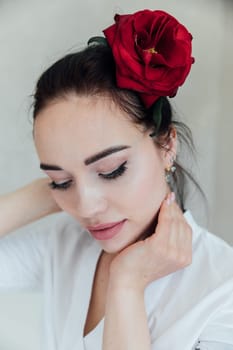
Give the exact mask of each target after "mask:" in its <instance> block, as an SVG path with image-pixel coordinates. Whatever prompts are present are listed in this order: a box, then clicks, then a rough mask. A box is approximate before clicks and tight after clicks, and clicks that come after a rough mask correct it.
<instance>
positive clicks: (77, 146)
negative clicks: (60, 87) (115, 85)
mask: <svg viewBox="0 0 233 350" xmlns="http://www.w3.org/2000/svg"><path fill="white" fill-rule="evenodd" d="M140 136H142V131H140V130H139V127H138V125H137V126H136V125H135V124H134V123H133V122H132V120H130V117H129V116H127V115H126V114H125V113H124V112H123V111H122V110H121V109H120V108H119V107H118V106H116V105H115V104H114V103H113V102H112V101H111V99H110V98H108V97H104V96H100V97H97V96H96V97H80V96H76V95H74V96H73V95H71V96H69V97H67V98H66V99H60V100H57V101H55V102H53V103H51V104H50V105H48V106H47V107H46V108H45V109H43V110H42V111H41V112H40V113H39V114H38V116H37V118H36V120H35V124H34V140H35V145H36V149H37V151H38V154H39V157H40V158H41V159H43V161H46V160H48V161H53V159H51V158H54V156H55V154H56V155H58V154H60V155H62V156H64V157H69V152H70V151H71V150H75V151H76V153H77V154H76V156H78V155H80V156H81V157H82V158H83V157H85V156H89V155H91V154H92V153H95V152H98V151H102V150H103V149H104V148H108V147H110V146H113V145H119V144H129V145H133V144H134V143H135V142H136V141H137V140H138V139H139V138H140ZM55 160H56V159H55V158H54V161H55Z"/></svg>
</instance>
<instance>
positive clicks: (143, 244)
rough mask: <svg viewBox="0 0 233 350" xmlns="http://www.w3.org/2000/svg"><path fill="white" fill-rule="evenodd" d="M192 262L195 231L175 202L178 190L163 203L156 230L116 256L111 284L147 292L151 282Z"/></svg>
mask: <svg viewBox="0 0 233 350" xmlns="http://www.w3.org/2000/svg"><path fill="white" fill-rule="evenodd" d="M191 262H192V230H191V227H190V226H189V225H188V223H187V222H186V220H185V218H184V216H183V213H182V211H181V210H180V208H179V206H178V205H177V203H176V202H175V196H174V193H170V194H169V195H168V196H167V198H166V199H165V200H164V201H163V203H162V205H161V208H160V212H159V215H158V224H157V226H156V230H155V233H154V234H153V235H152V236H150V237H148V238H146V239H145V240H144V241H139V242H137V243H134V244H132V245H130V246H129V247H127V248H126V249H124V250H123V251H122V252H121V253H119V254H118V255H117V256H116V257H115V258H114V259H113V261H112V263H111V265H110V283H111V284H113V285H114V286H115V287H118V286H120V288H133V289H135V288H136V289H139V290H140V291H144V289H145V287H146V286H147V285H148V284H149V283H150V282H152V281H154V280H157V279H159V278H161V277H164V276H166V275H168V274H170V273H173V272H175V271H177V270H180V269H183V268H185V267H186V266H188V265H189V264H191Z"/></svg>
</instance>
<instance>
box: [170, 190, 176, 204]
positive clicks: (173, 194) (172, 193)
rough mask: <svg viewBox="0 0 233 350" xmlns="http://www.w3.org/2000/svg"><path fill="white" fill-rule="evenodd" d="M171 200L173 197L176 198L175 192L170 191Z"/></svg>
mask: <svg viewBox="0 0 233 350" xmlns="http://www.w3.org/2000/svg"><path fill="white" fill-rule="evenodd" d="M170 198H171V202H174V201H175V199H176V196H175V193H174V192H171V197H170Z"/></svg>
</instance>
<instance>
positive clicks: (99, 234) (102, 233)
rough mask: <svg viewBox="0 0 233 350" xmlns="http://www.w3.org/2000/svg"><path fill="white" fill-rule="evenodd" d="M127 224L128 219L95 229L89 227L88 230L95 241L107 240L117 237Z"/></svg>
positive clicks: (97, 226)
mask: <svg viewBox="0 0 233 350" xmlns="http://www.w3.org/2000/svg"><path fill="white" fill-rule="evenodd" d="M125 222H126V219H124V220H122V221H118V222H114V223H109V224H101V225H96V226H94V229H93V228H90V226H88V227H87V229H88V231H89V232H90V233H91V234H92V236H93V237H94V238H95V239H97V240H106V239H111V238H113V237H114V236H116V235H117V234H118V232H119V231H120V230H121V228H122V226H123V225H124V223H125Z"/></svg>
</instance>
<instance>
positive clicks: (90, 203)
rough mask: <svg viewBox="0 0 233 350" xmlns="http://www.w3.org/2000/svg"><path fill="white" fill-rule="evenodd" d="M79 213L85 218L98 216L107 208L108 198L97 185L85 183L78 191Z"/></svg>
mask: <svg viewBox="0 0 233 350" xmlns="http://www.w3.org/2000/svg"><path fill="white" fill-rule="evenodd" d="M77 204H78V208H77V210H78V214H79V215H80V216H81V217H82V218H83V219H90V218H94V217H98V216H99V215H100V214H102V213H104V212H105V211H106V209H107V199H106V198H105V196H104V193H103V192H102V191H101V190H100V189H99V188H97V186H94V185H93V186H90V185H85V186H82V187H81V188H79V192H78V203H77Z"/></svg>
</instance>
